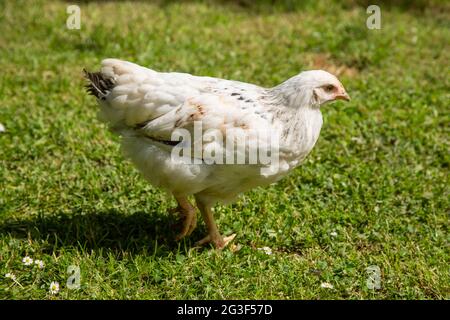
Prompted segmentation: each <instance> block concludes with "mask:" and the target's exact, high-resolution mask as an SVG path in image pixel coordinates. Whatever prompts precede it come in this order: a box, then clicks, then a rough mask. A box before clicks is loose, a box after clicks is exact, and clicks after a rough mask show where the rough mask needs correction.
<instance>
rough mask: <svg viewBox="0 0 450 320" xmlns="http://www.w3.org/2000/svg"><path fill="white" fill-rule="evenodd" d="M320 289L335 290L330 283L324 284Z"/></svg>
mask: <svg viewBox="0 0 450 320" xmlns="http://www.w3.org/2000/svg"><path fill="white" fill-rule="evenodd" d="M320 287H321V288H324V289H334V286H333V285H332V284H331V283H328V282H322V284H321V285H320Z"/></svg>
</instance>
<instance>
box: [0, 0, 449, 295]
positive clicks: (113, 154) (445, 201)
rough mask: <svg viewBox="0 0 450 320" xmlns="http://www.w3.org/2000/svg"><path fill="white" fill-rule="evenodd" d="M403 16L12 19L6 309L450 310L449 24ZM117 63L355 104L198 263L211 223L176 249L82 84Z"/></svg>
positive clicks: (2, 32)
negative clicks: (189, 302)
mask: <svg viewBox="0 0 450 320" xmlns="http://www.w3.org/2000/svg"><path fill="white" fill-rule="evenodd" d="M374 2H377V1H374ZM272 3H273V4H272ZM390 3H391V2H389V1H380V2H379V6H380V8H381V19H382V20H381V29H379V30H376V29H375V30H370V29H368V28H367V27H366V19H367V17H368V16H369V14H367V13H366V8H367V6H368V2H366V1H358V0H353V1H352V0H347V1H342V2H338V1H305V2H302V3H297V2H296V1H260V2H256V1H246V0H241V1H212V0H211V1H194V0H191V1H174V0H173V1H147V2H144V1H142V2H141V1H135V2H119V1H117V2H115V1H84V2H81V4H79V6H80V8H81V29H79V30H77V29H74V30H69V29H68V28H67V27H66V19H67V18H68V14H67V12H66V8H67V6H69V5H70V4H72V3H71V2H64V1H1V2H0V11H1V13H0V70H1V73H0V105H1V107H0V123H2V124H3V125H4V126H5V128H6V131H5V132H3V133H0V298H2V299H231V298H236V299H241V298H243V299H253V298H257V299H448V298H450V295H449V293H450V292H449V284H450V279H449V234H448V225H449V224H448V221H449V220H448V219H449V216H448V214H449V177H448V174H449V139H448V136H449V123H450V114H449V88H450V81H449V73H448V71H449V63H448V62H449V60H450V46H449V44H450V28H449V27H450V6H449V5H448V2H447V3H446V2H445V1H431V2H430V1H410V2H407V1H394V3H393V4H392V3H391V4H390ZM407 3H409V4H407ZM106 57H116V58H121V59H125V60H130V61H133V62H136V63H138V64H141V65H144V66H149V67H151V68H154V69H156V70H161V71H182V72H189V73H193V74H197V75H207V76H213V77H222V78H228V79H235V80H240V81H245V82H251V83H256V84H259V85H262V86H268V87H269V86H273V85H276V84H278V83H280V82H281V81H283V80H285V79H287V78H289V77H291V76H293V75H295V74H297V73H298V72H300V71H301V70H307V69H314V68H315V69H317V68H320V69H325V70H328V71H330V72H333V73H335V74H337V75H338V76H339V78H340V80H341V81H342V82H343V84H344V85H345V87H346V89H347V91H348V93H349V94H350V96H351V97H352V101H351V102H349V103H342V102H339V103H336V104H333V105H327V106H325V107H324V108H323V109H322V113H323V116H324V126H323V128H322V133H321V137H320V139H319V141H318V143H317V145H316V147H315V148H314V150H313V152H312V153H311V155H310V156H309V157H308V159H307V161H306V162H305V163H304V165H303V166H301V167H299V168H297V169H296V170H295V171H294V172H292V173H291V174H290V175H289V176H288V177H287V178H285V179H284V180H282V181H280V182H279V183H277V184H274V185H271V186H270V187H267V188H259V189H255V190H253V191H252V192H249V193H246V194H244V195H242V196H241V197H240V199H239V200H238V201H237V202H236V203H234V204H232V205H229V206H221V205H218V206H216V208H215V210H216V216H217V222H218V224H219V227H220V228H221V231H222V232H223V233H224V234H229V233H232V232H236V233H237V238H236V239H235V240H234V242H233V245H232V246H230V247H228V248H226V249H225V250H223V251H216V250H214V249H213V248H212V247H210V246H207V247H203V248H196V247H194V243H195V241H196V240H199V239H200V238H201V237H202V236H203V235H204V234H205V233H206V229H205V226H204V224H203V222H201V223H200V225H199V228H198V229H197V230H196V231H195V232H194V233H193V234H192V236H190V237H189V238H186V239H185V240H183V241H181V242H179V243H177V242H175V241H174V240H173V237H174V236H175V235H176V233H177V230H176V229H175V228H174V224H175V222H176V219H175V218H174V217H173V216H172V215H171V214H169V213H168V210H169V209H170V208H172V207H174V206H175V202H174V200H172V199H171V198H170V197H169V196H168V195H166V194H165V193H163V192H162V191H160V190H158V189H156V188H154V187H152V186H151V185H149V184H148V183H146V182H145V181H144V180H143V179H142V178H141V177H140V176H139V174H138V172H137V170H136V169H135V168H134V167H133V166H132V165H131V164H130V163H129V162H128V161H126V160H124V159H123V157H122V155H121V154H120V151H119V139H118V138H117V137H115V136H113V135H112V134H111V133H109V132H108V131H107V130H106V128H105V126H104V125H103V124H101V123H100V122H99V121H98V120H97V119H96V112H97V107H96V103H95V100H94V99H93V98H92V97H89V96H87V94H86V93H85V90H84V88H83V85H84V84H85V81H84V79H83V75H82V69H83V68H84V67H86V68H87V69H89V70H95V69H96V68H98V66H99V62H100V61H101V59H103V58H106ZM264 247H268V248H269V249H267V248H266V249H265V250H261V249H262V248H264ZM25 256H29V257H30V258H32V259H35V260H36V259H37V260H42V261H43V264H44V266H43V268H40V267H39V266H38V265H37V264H31V265H26V264H24V263H23V262H22V259H23V258H24V257H25ZM69 266H75V267H79V270H80V277H79V283H80V287H79V288H78V289H76V288H73V284H77V281H75V282H71V281H72V279H73V276H71V275H70V273H68V268H69ZM370 267H372V268H374V269H377V270H379V271H380V273H379V283H377V284H379V286H378V285H376V286H375V288H374V287H373V286H370V285H368V282H369V284H370V283H374V282H373V281H372V282H371V280H370V279H371V278H370V277H369V276H370V272H368V268H370ZM7 273H10V274H13V275H14V276H15V279H12V278H11V277H6V276H5V275H6V274H7ZM70 276H71V277H70ZM69 277H70V278H69ZM68 279H69V284H68V283H67V282H68ZM368 280H369V281H368ZM51 282H58V283H59V285H60V288H59V289H60V290H59V292H58V293H54V294H52V293H51V292H50V291H49V286H50V283H51ZM71 284H72V285H71ZM327 284H329V285H331V286H329V285H327Z"/></svg>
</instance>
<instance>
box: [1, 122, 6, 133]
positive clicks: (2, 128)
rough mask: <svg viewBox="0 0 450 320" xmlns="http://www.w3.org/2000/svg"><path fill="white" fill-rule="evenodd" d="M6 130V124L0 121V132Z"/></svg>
mask: <svg viewBox="0 0 450 320" xmlns="http://www.w3.org/2000/svg"><path fill="white" fill-rule="evenodd" d="M5 131H6V129H5V126H4V125H2V124H1V123H0V133H1V132H5Z"/></svg>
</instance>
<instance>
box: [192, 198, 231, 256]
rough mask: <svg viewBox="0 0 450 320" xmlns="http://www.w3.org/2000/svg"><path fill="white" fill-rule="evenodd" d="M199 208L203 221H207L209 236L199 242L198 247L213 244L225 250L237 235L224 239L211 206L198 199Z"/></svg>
mask: <svg viewBox="0 0 450 320" xmlns="http://www.w3.org/2000/svg"><path fill="white" fill-rule="evenodd" d="M196 202H197V207H198V208H199V209H200V212H201V213H202V216H203V219H204V220H205V223H206V227H207V228H208V235H207V236H206V237H204V238H203V239H202V240H200V241H198V242H197V243H196V245H198V246H199V245H203V244H205V243H210V242H212V243H213V244H214V245H215V246H216V248H217V249H219V250H220V249H223V248H225V247H226V245H227V244H228V243H229V242H231V241H232V240H233V239H234V237H236V234H232V235H231V236H228V237H222V236H221V234H220V233H219V229H218V228H217V225H216V222H215V221H214V216H213V212H212V210H211V207H210V206H209V205H206V204H205V203H203V202H202V201H201V200H199V199H198V198H197V197H196Z"/></svg>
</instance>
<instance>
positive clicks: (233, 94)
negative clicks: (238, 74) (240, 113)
mask: <svg viewBox="0 0 450 320" xmlns="http://www.w3.org/2000/svg"><path fill="white" fill-rule="evenodd" d="M231 95H232V96H239V95H240V94H239V93H237V92H233V93H232V94H231Z"/></svg>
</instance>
